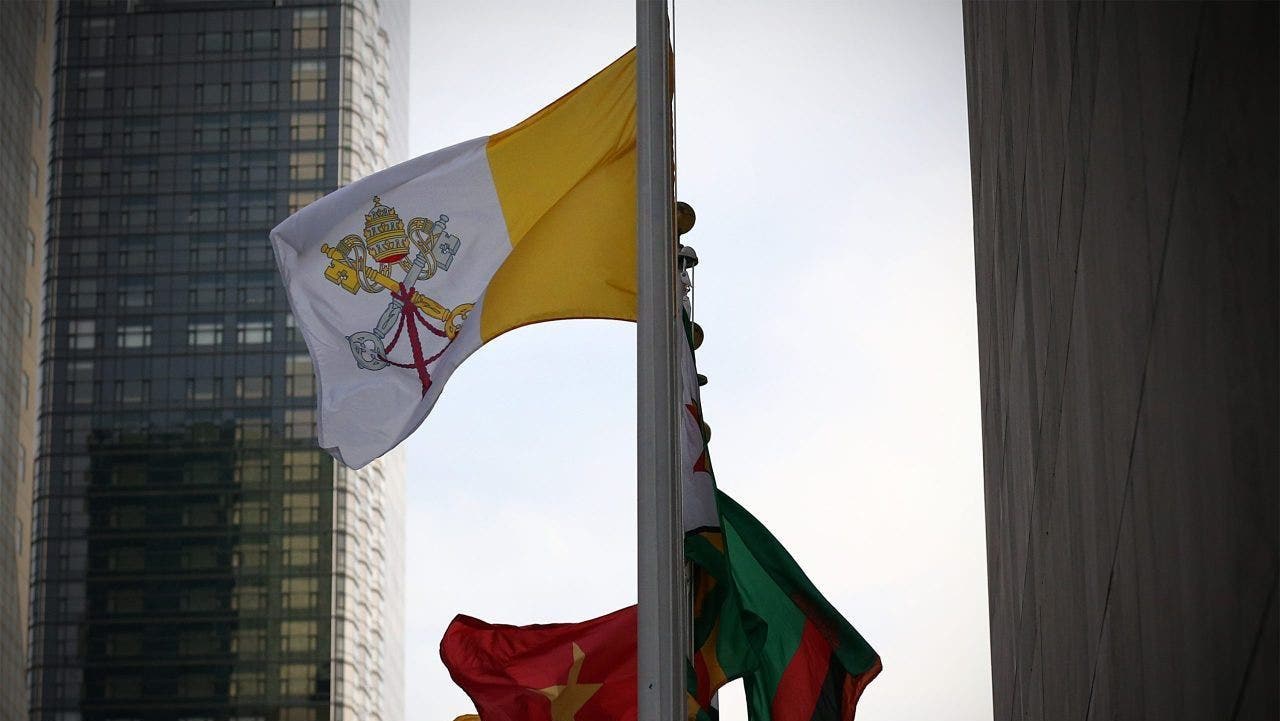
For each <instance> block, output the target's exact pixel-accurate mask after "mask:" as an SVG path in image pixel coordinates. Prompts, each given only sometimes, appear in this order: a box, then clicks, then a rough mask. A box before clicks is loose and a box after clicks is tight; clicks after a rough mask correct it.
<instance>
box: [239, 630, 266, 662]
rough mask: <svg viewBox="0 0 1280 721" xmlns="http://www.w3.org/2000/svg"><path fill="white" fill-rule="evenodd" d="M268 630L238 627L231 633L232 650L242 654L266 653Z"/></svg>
mask: <svg viewBox="0 0 1280 721" xmlns="http://www.w3.org/2000/svg"><path fill="white" fill-rule="evenodd" d="M266 650H267V632H266V631H265V630H263V629H260V628H237V629H236V630H235V631H233V632H232V633H231V652H232V653H235V654H240V655H242V656H256V655H259V654H262V653H266Z"/></svg>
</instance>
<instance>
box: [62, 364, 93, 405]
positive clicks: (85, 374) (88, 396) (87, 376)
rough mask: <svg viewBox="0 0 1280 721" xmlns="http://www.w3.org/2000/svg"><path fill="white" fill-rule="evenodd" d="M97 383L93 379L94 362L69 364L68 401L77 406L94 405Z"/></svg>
mask: <svg viewBox="0 0 1280 721" xmlns="http://www.w3.org/2000/svg"><path fill="white" fill-rule="evenodd" d="M96 387H97V386H96V382H95V381H94V379H93V361H73V362H71V363H68V364H67V400H68V401H70V402H71V403H75V404H89V403H93V399H94V396H95V395H96V394H95V393H94V389H95V388H96Z"/></svg>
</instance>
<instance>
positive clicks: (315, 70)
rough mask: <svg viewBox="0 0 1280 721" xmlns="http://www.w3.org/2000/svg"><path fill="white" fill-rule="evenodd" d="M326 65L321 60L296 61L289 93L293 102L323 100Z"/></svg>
mask: <svg viewBox="0 0 1280 721" xmlns="http://www.w3.org/2000/svg"><path fill="white" fill-rule="evenodd" d="M326 74H327V73H326V64H325V61H323V60H296V61H294V63H293V75H292V76H291V79H290V84H289V92H290V94H291V96H292V98H293V100H294V101H295V102H306V101H311V100H324V99H325V76H326Z"/></svg>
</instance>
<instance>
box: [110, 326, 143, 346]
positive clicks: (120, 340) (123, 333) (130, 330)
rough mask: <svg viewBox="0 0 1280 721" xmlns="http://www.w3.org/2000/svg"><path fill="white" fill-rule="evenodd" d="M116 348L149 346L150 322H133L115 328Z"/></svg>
mask: <svg viewBox="0 0 1280 721" xmlns="http://www.w3.org/2000/svg"><path fill="white" fill-rule="evenodd" d="M116 347H117V348H150V347H151V324H150V323H135V324H130V325H122V326H120V327H119V328H117V329H116Z"/></svg>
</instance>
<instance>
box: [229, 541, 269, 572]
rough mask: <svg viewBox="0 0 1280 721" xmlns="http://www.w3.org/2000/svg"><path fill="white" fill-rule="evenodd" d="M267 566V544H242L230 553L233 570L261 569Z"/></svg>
mask: <svg viewBox="0 0 1280 721" xmlns="http://www.w3.org/2000/svg"><path fill="white" fill-rule="evenodd" d="M266 565H267V544H265V543H242V544H240V545H239V546H236V548H235V550H234V551H233V552H232V553H231V566H232V567H233V568H263V567H264V566H266Z"/></svg>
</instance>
